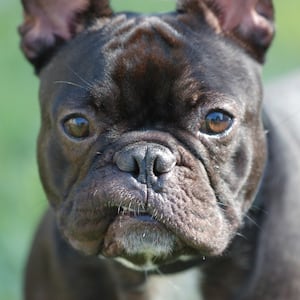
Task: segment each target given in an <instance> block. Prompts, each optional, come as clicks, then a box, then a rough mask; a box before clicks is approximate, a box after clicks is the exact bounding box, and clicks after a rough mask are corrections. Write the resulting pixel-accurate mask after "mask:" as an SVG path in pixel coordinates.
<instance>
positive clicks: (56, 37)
mask: <svg viewBox="0 0 300 300" xmlns="http://www.w3.org/2000/svg"><path fill="white" fill-rule="evenodd" d="M22 4H23V9H24V22H23V24H22V25H21V26H20V27H19V33H20V35H21V48H22V50H23V52H24V54H25V56H26V57H27V59H28V60H29V61H30V62H31V63H32V64H33V65H34V66H35V69H36V71H37V72H38V71H39V69H40V68H41V67H42V66H43V65H44V64H45V63H46V62H47V61H48V60H49V59H50V57H51V56H52V54H53V53H54V52H55V51H56V49H57V48H58V46H59V45H62V44H63V43H64V42H65V41H67V40H70V39H71V38H72V37H73V36H74V35H76V34H77V33H78V32H80V31H81V30H83V28H84V26H85V25H86V24H87V23H88V22H89V20H91V19H93V18H101V17H103V18H105V17H110V16H111V15H112V10H111V8H110V5H109V0H22Z"/></svg>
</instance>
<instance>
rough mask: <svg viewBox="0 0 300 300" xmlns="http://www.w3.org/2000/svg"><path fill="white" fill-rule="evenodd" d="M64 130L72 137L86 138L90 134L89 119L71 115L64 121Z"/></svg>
mask: <svg viewBox="0 0 300 300" xmlns="http://www.w3.org/2000/svg"><path fill="white" fill-rule="evenodd" d="M63 126H64V130H65V132H66V133H67V134H68V135H69V136H71V137H73V138H77V139H80V138H86V137H88V136H89V134H90V125H89V121H88V120H87V119H86V118H84V117H80V116H73V117H70V118H69V119H66V120H65V121H64V124H63Z"/></svg>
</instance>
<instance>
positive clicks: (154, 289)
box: [147, 268, 203, 300]
mask: <svg viewBox="0 0 300 300" xmlns="http://www.w3.org/2000/svg"><path fill="white" fill-rule="evenodd" d="M201 278H202V274H201V271H200V270H199V269H196V268H194V269H190V270H188V271H185V272H180V273H178V274H172V275H164V274H162V275H154V276H151V277H150V278H149V281H148V284H147V294H148V299H149V300H167V299H172V300H182V299H186V300H203V297H202V293H201V289H200V286H201Z"/></svg>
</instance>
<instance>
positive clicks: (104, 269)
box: [20, 0, 300, 300]
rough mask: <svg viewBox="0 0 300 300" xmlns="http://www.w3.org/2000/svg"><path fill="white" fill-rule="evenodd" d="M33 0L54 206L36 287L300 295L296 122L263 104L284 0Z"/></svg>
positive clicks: (31, 39)
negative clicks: (171, 5) (171, 0)
mask: <svg viewBox="0 0 300 300" xmlns="http://www.w3.org/2000/svg"><path fill="white" fill-rule="evenodd" d="M23 6H24V16H25V21H24V23H23V25H22V26H21V27H20V34H21V37H22V49H23V51H24V53H25V55H26V57H27V58H28V59H29V61H30V62H31V63H32V64H33V65H34V67H35V70H36V72H37V73H38V74H39V77H40V80H41V87H40V104H41V113H42V125H41V131H40V135H39V140H38V161H39V168H40V174H41V179H42V183H43V186H44V189H45V192H46V194H47V197H48V199H49V202H50V206H51V207H50V208H49V210H48V212H47V213H46V215H45V217H44V218H43V221H42V223H41V225H40V227H39V229H38V232H37V235H36V238H35V241H34V244H33V247H32V251H31V254H30V257H29V262H28V265H27V269H26V284H25V298H26V299H28V300H37V299H39V300H48V299H49V300H50V299H51V300H68V299H70V300H76V299H81V300H93V299H105V300H112V299H152V300H154V299H156V300H158V299H205V300H218V299H219V300H227V299H228V300H229V299H231V300H268V299H270V300H271V299H272V300H299V299H300V258H299V254H300V238H299V237H300V233H299V229H300V226H299V225H300V222H299V221H298V220H299V219H300V205H299V200H298V197H299V184H300V175H299V174H300V171H299V170H300V167H299V161H298V160H297V159H298V156H299V134H298V131H297V128H299V122H298V125H297V124H296V122H297V121H296V120H291V122H290V123H289V125H290V127H288V124H287V123H285V124H281V123H280V122H279V121H276V120H280V118H278V117H277V118H273V115H272V103H268V104H267V105H266V112H264V113H262V86H261V81H260V73H261V64H262V63H263V62H264V56H265V52H266V50H267V49H268V47H269V45H270V44H271V41H272V38H273V35H274V25H273V14H274V12H273V5H272V1H271V0H202V1H201V0H178V1H177V10H176V11H175V12H172V13H167V14H158V15H140V14H134V13H118V14H115V13H113V12H112V10H111V8H110V5H109V1H108V0H103V1H101V0H99V1H97V0H89V1H88V0H73V1H66V0H52V1H46V0H23ZM282 96H283V100H284V95H282ZM283 104H284V107H283V110H282V115H281V116H279V117H281V120H282V119H284V114H285V112H286V111H287V109H286V108H287V106H288V103H283ZM292 122H294V123H293V124H292ZM291 125H292V126H291ZM297 126H298V127H297ZM267 131H268V133H267Z"/></svg>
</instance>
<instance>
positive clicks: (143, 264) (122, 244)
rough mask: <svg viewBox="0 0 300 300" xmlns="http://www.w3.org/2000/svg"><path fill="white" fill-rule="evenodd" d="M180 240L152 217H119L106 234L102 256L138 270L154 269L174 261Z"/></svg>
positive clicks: (179, 246)
mask: <svg viewBox="0 0 300 300" xmlns="http://www.w3.org/2000/svg"><path fill="white" fill-rule="evenodd" d="M180 248H181V243H180V241H179V240H178V238H177V237H176V236H175V235H174V234H173V233H172V232H170V231H169V230H167V229H166V228H165V227H164V225H163V224H161V223H159V222H157V221H156V220H154V219H153V217H152V216H150V215H146V214H145V215H137V216H133V215H130V214H127V215H118V216H117V217H116V218H115V220H114V221H113V222H112V223H111V224H110V225H109V227H108V230H107V232H106V234H105V238H104V243H103V248H102V250H101V255H103V256H105V257H108V258H113V259H115V260H117V261H119V262H120V263H122V264H123V265H125V266H126V267H129V268H131V269H136V270H153V269H155V268H157V266H159V265H161V264H164V263H166V262H168V261H170V260H172V259H173V258H174V256H175V255H176V253H177V252H178V251H179V249H180Z"/></svg>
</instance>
